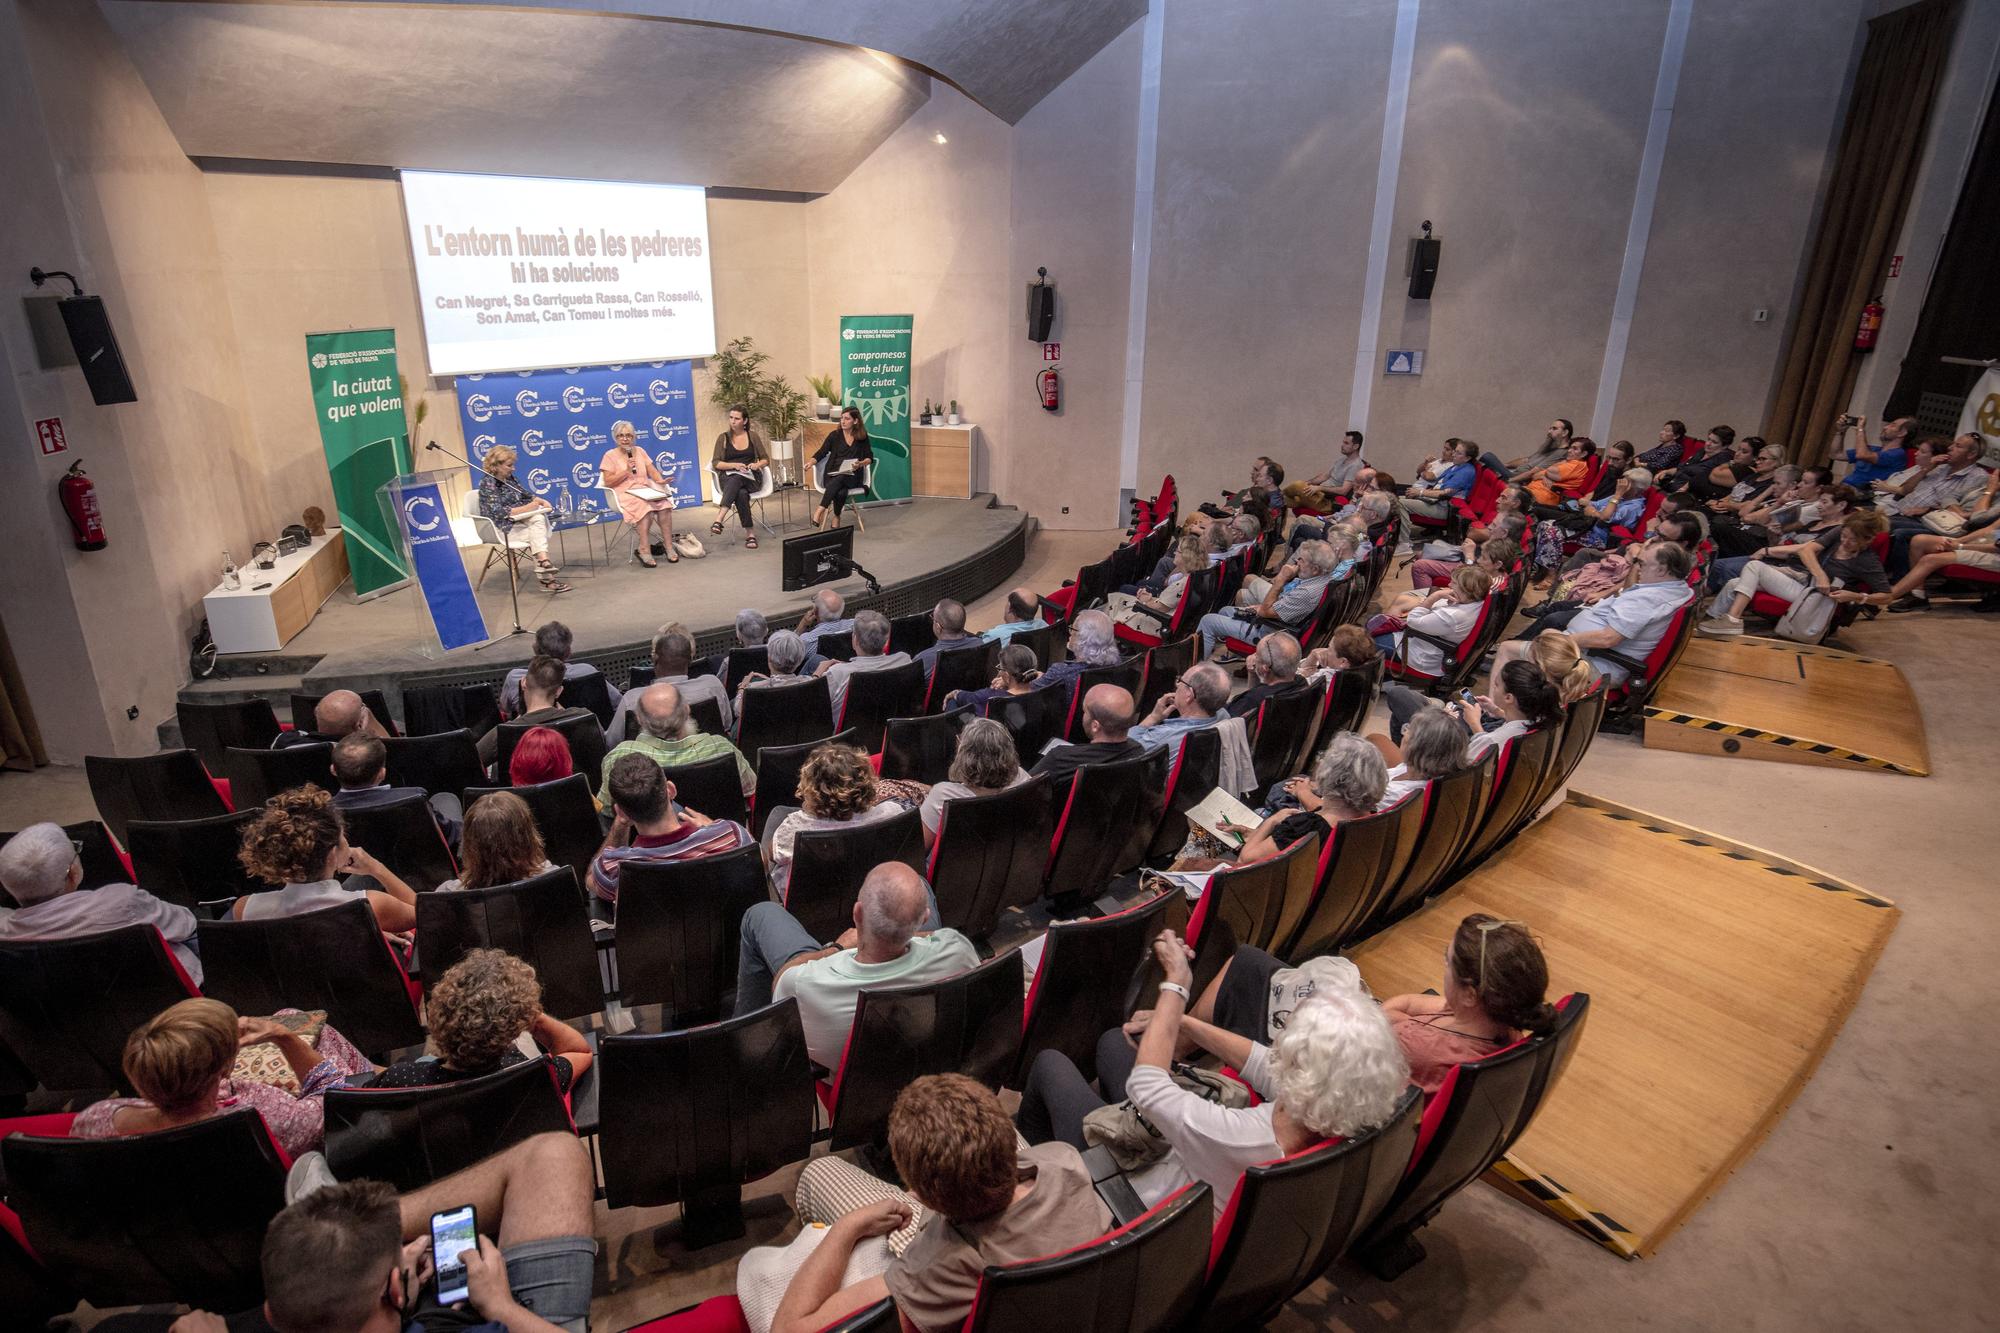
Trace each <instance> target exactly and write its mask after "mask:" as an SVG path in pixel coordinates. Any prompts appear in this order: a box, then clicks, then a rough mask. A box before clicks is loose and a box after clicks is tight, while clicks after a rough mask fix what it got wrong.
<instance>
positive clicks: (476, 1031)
mask: <svg viewBox="0 0 2000 1333" xmlns="http://www.w3.org/2000/svg"><path fill="white" fill-rule="evenodd" d="M424 1019H425V1022H426V1024H427V1025H428V1026H429V1028H430V1032H431V1042H430V1044H431V1050H432V1051H433V1052H435V1054H429V1055H423V1056H419V1057H418V1058H416V1059H414V1060H399V1061H397V1062H396V1063H395V1064H393V1065H390V1066H389V1067H388V1068H387V1069H385V1070H383V1071H382V1072H381V1073H380V1074H379V1075H377V1076H376V1078H375V1081H374V1082H373V1083H371V1084H370V1085H369V1086H370V1087H375V1088H431V1087H436V1086H438V1085H439V1084H443V1083H455V1082H457V1081H458V1080H459V1079H464V1078H478V1077H479V1076H480V1075H481V1074H491V1073H494V1072H496V1071H498V1070H501V1069H505V1068H507V1067H508V1066H509V1065H517V1064H519V1063H521V1061H523V1060H525V1059H527V1058H528V1057H527V1056H525V1055H523V1054H521V1051H520V1048H519V1047H518V1046H516V1045H515V1043H516V1042H518V1041H519V1040H520V1039H521V1038H522V1037H523V1036H524V1035H525V1036H527V1037H530V1038H532V1039H533V1040H534V1043H535V1045H536V1046H538V1047H540V1048H541V1050H542V1051H543V1052H544V1053H545V1054H546V1055H547V1056H548V1060H549V1063H550V1064H551V1065H553V1066H555V1071H556V1084H557V1086H558V1087H560V1088H561V1089H562V1090H563V1091H564V1092H568V1091H569V1089H570V1085H571V1084H572V1083H574V1082H575V1081H576V1078H577V1076H578V1075H579V1074H581V1073H583V1071H584V1070H586V1069H588V1068H590V1060H591V1053H590V1043H589V1042H588V1041H587V1040H585V1039H584V1035H583V1034H582V1033H581V1032H578V1031H577V1030H576V1029H575V1028H573V1027H571V1026H570V1025H569V1024H567V1023H565V1022H563V1021H562V1020H561V1019H560V1018H554V1017H551V1016H550V1015H548V1014H545V1013H543V1012H542V982H541V978H539V977H537V976H536V975H535V969H534V968H533V967H531V966H529V965H528V964H527V963H526V962H524V961H522V960H521V959H519V958H516V957H514V956H513V955H512V954H509V953H503V952H501V951H500V950H499V949H474V950H473V951H472V952H470V953H468V954H466V955H465V957H463V958H461V959H459V960H458V961H457V962H456V963H453V964H452V965H451V967H450V968H449V969H448V970H447V971H446V972H445V974H444V975H443V976H441V977H439V978H438V979H437V981H436V983H435V984H433V985H432V986H431V988H430V992H429V994H427V995H426V996H425V997H424Z"/></svg>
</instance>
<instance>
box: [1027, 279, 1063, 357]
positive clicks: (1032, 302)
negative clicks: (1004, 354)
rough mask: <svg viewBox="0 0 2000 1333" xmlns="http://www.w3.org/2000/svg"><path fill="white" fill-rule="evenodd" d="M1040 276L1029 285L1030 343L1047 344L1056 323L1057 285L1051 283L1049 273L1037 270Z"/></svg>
mask: <svg viewBox="0 0 2000 1333" xmlns="http://www.w3.org/2000/svg"><path fill="white" fill-rule="evenodd" d="M1035 272H1036V273H1037V274H1039V275H1040V276H1039V277H1037V278H1036V279H1035V280H1034V281H1033V282H1031V283H1029V284H1028V341H1029V342H1037V343H1042V342H1047V341H1048V340H1049V330H1050V329H1051V328H1053V327H1054V326H1055V322H1056V285H1055V284H1054V283H1053V282H1050V281H1049V271H1048V270H1047V269H1045V268H1038V269H1036V270H1035Z"/></svg>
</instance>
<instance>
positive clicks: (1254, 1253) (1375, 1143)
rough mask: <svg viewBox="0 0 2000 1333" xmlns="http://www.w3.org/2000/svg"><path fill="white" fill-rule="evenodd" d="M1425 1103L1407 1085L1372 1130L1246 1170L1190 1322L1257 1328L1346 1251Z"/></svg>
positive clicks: (1406, 1156)
mask: <svg viewBox="0 0 2000 1333" xmlns="http://www.w3.org/2000/svg"><path fill="white" fill-rule="evenodd" d="M1422 1107H1423V1094H1422V1092H1421V1091H1419V1090H1418V1089H1417V1088H1414V1087H1410V1088H1405V1089H1404V1090H1403V1096H1402V1099H1401V1100H1400V1101H1399V1102H1398V1103H1397V1106H1396V1110H1395V1113H1394V1114H1393V1115H1391V1116H1390V1117H1389V1119H1388V1120H1387V1121H1386V1122H1385V1123H1383V1124H1381V1125H1379V1126H1377V1127H1376V1128H1374V1129H1372V1130H1369V1131H1367V1132H1365V1133H1362V1134H1357V1135H1355V1136H1354V1137H1353V1138H1349V1139H1338V1140H1332V1141H1328V1142H1323V1143H1319V1144H1315V1145H1314V1146H1312V1147H1310V1148H1307V1149H1305V1150H1304V1151H1302V1152H1296V1153H1293V1154H1291V1155H1290V1156H1288V1157H1282V1158H1279V1159H1278V1160H1277V1161H1274V1162H1266V1163H1264V1164H1263V1165H1262V1166H1253V1167H1251V1168H1250V1169H1249V1170H1247V1171H1245V1172H1244V1173H1243V1178H1242V1180H1241V1181H1239V1182H1238V1183H1237V1186H1236V1192H1235V1193H1234V1194H1233V1195H1232V1196H1231V1197H1230V1199H1229V1202H1228V1204H1227V1206H1226V1207H1225V1208H1224V1209H1223V1212H1222V1217H1221V1219H1220V1220H1219V1221H1218V1222H1217V1223H1216V1227H1215V1231H1216V1237H1217V1243H1216V1246H1215V1261H1214V1263H1213V1265H1212V1266H1211V1268H1210V1270H1209V1275H1208V1286H1207V1287H1206V1289H1205V1290H1204V1291H1203V1292H1202V1296H1201V1303H1200V1305H1199V1306H1198V1307H1197V1310H1196V1317H1195V1319H1194V1321H1193V1323H1194V1325H1195V1326H1197V1327H1201V1328H1238V1327H1243V1328H1260V1327H1262V1326H1263V1325H1264V1324H1265V1323H1266V1322H1268V1321H1269V1320H1271V1319H1272V1318H1274V1317H1276V1315H1277V1313H1278V1311H1279V1309H1280V1308H1281V1307H1282V1306H1283V1305H1284V1303H1285V1302H1286V1301H1288V1300H1290V1299H1291V1298H1292V1297H1293V1296H1295V1295H1297V1294H1298V1293H1299V1292H1300V1291H1303V1290H1304V1289H1305V1288H1306V1287H1307V1286H1308V1285H1309V1284H1311V1283H1312V1282H1313V1280H1314V1279H1316V1278H1317V1277H1319V1275H1320V1274H1321V1273H1324V1272H1325V1271H1326V1270H1327V1268H1328V1266H1330V1265H1331V1264H1332V1263H1333V1261H1334V1260H1336V1259H1338V1258H1340V1256H1341V1255H1342V1254H1344V1253H1346V1251H1347V1248H1348V1246H1350V1245H1352V1244H1353V1243H1354V1238H1355V1237H1356V1236H1357V1235H1359V1234H1360V1232H1361V1230H1362V1229H1363V1228H1364V1227H1366V1226H1367V1225H1368V1224H1369V1223H1370V1222H1372V1221H1374V1219H1375V1216H1376V1214H1378V1213H1379V1212H1380V1211H1381V1210H1382V1208H1383V1206H1384V1205H1385V1204H1387V1203H1388V1201H1389V1196H1390V1195H1391V1194H1392V1193H1393V1192H1394V1191H1395V1188H1396V1184H1397V1182H1398V1181H1399V1180H1401V1179H1402V1175H1403V1169H1404V1167H1406V1166H1407V1165H1409V1161H1410V1151H1411V1149H1412V1148H1413V1147H1415V1145H1416V1141H1417V1119H1418V1115H1419V1113H1420V1112H1421V1110H1422Z"/></svg>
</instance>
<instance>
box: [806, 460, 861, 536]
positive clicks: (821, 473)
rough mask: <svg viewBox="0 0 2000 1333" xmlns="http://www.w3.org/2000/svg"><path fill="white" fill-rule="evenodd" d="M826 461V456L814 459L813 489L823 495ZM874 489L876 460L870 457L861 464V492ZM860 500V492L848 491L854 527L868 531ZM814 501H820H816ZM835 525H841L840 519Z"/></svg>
mask: <svg viewBox="0 0 2000 1333" xmlns="http://www.w3.org/2000/svg"><path fill="white" fill-rule="evenodd" d="M826 462H827V460H826V459H825V458H824V457H820V458H818V459H815V460H814V461H813V490H814V491H816V492H818V493H819V494H821V495H824V494H826ZM874 489H875V461H874V460H873V459H870V460H869V461H868V462H866V463H863V464H862V465H861V493H872V492H873V491H874ZM859 501H860V493H857V492H853V491H850V492H848V496H847V512H848V513H850V514H852V515H854V528H855V530H856V531H857V532H866V531H868V525H867V524H866V523H864V522H862V521H861V505H860V503H859ZM814 503H818V502H817V501H815V502H814ZM835 526H836V527H837V526H839V521H838V520H835Z"/></svg>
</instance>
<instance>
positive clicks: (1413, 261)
mask: <svg viewBox="0 0 2000 1333" xmlns="http://www.w3.org/2000/svg"><path fill="white" fill-rule="evenodd" d="M1443 253H1444V242H1443V241H1440V240H1439V239H1437V237H1435V236H1433V235H1431V224H1430V223H1429V222H1428V221H1426V222H1425V223H1424V234H1423V235H1422V236H1419V237H1417V238H1416V239H1415V240H1413V241H1411V242H1410V299H1411V300H1412V301H1428V300H1430V299H1431V288H1433V287H1435V286H1436V285H1437V275H1438V259H1439V257H1440V256H1441V255H1443Z"/></svg>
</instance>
